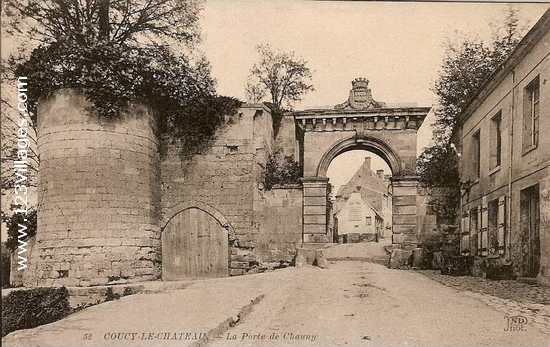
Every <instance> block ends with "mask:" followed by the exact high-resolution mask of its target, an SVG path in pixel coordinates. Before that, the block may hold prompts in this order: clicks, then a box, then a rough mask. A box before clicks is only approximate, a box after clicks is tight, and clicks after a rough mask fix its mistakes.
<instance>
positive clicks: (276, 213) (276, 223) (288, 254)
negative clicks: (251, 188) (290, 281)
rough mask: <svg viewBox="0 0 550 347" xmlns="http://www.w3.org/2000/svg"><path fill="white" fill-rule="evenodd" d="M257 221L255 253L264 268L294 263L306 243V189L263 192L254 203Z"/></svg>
mask: <svg viewBox="0 0 550 347" xmlns="http://www.w3.org/2000/svg"><path fill="white" fill-rule="evenodd" d="M254 222H255V223H257V224H258V227H259V230H258V233H257V234H256V236H255V238H254V247H255V248H254V253H255V254H256V256H257V257H258V260H260V261H261V263H260V264H259V266H260V267H261V268H266V267H267V268H269V267H273V266H277V265H280V264H281V263H291V262H292V261H293V259H294V256H295V253H296V246H297V245H298V244H299V243H300V242H301V241H302V187H301V185H298V184H297V185H287V186H276V187H274V188H273V189H272V190H270V191H265V192H261V193H260V196H259V198H258V199H256V201H255V202H254Z"/></svg>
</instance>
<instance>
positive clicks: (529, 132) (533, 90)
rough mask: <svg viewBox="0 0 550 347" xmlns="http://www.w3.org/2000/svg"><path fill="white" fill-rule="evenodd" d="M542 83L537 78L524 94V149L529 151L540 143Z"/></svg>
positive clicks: (526, 88)
mask: <svg viewBox="0 0 550 347" xmlns="http://www.w3.org/2000/svg"><path fill="white" fill-rule="evenodd" d="M539 116H540V83H539V77H538V76H537V77H536V78H535V79H534V80H533V81H532V82H531V83H529V85H527V87H525V90H524V92H523V136H522V149H523V151H524V152H525V151H529V150H530V149H532V148H533V147H536V146H537V145H538V143H539Z"/></svg>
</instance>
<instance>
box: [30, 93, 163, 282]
mask: <svg viewBox="0 0 550 347" xmlns="http://www.w3.org/2000/svg"><path fill="white" fill-rule="evenodd" d="M91 107H92V105H91V104H90V103H89V102H88V101H86V98H85V96H84V95H83V94H82V93H80V92H79V91H78V90H72V89H60V90H58V91H56V92H54V93H53V94H52V95H51V96H50V97H48V98H47V99H43V100H40V103H39V108H38V151H39V154H40V160H41V163H40V175H39V190H38V203H39V212H38V229H37V230H38V231H37V234H36V243H37V244H36V250H35V251H36V254H37V258H36V259H32V261H31V262H30V264H29V271H28V272H27V273H28V276H25V278H24V284H25V285H27V286H29V285H30V286H33V285H46V286H54V285H66V286H89V285H101V284H107V283H117V282H120V281H121V280H122V281H129V282H133V281H143V280H152V279H156V278H157V277H158V276H159V274H160V269H159V268H158V266H156V254H157V252H156V251H157V248H158V245H159V236H160V232H159V217H160V215H159V213H160V211H159V200H160V196H159V191H160V189H159V188H160V186H159V165H158V159H159V158H158V141H157V139H156V136H155V124H154V121H153V116H152V113H151V112H150V110H149V109H148V108H146V107H144V106H141V105H132V106H130V107H129V108H128V109H127V110H126V111H124V113H123V114H122V115H121V117H120V119H117V120H107V119H102V118H100V117H99V116H98V115H97V114H96V112H95V111H90V108H91ZM33 253H34V252H33Z"/></svg>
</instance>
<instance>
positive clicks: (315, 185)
mask: <svg viewBox="0 0 550 347" xmlns="http://www.w3.org/2000/svg"><path fill="white" fill-rule="evenodd" d="M327 184H328V178H319V177H306V178H302V185H303V194H304V209H303V217H304V218H303V223H304V227H303V233H302V242H303V243H328V242H331V241H330V240H329V236H328V235H327Z"/></svg>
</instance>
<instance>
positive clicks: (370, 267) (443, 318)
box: [209, 262, 550, 346]
mask: <svg viewBox="0 0 550 347" xmlns="http://www.w3.org/2000/svg"><path fill="white" fill-rule="evenodd" d="M331 265H332V266H331V268H330V269H327V270H322V269H318V271H315V272H309V273H304V274H303V275H298V274H297V276H296V279H295V281H293V282H291V283H289V282H286V283H281V285H278V286H274V288H273V290H272V291H271V292H270V293H268V294H266V296H265V298H264V299H263V300H262V301H261V302H260V303H259V304H258V305H256V306H255V307H254V309H253V311H252V312H251V313H250V314H249V315H248V316H247V317H246V318H245V319H244V320H243V321H242V322H241V323H240V324H238V325H237V326H235V327H234V328H232V329H231V330H229V331H228V332H226V333H225V334H224V335H223V336H222V338H220V339H219V340H217V341H214V342H212V343H210V344H209V345H211V346H548V345H549V344H550V335H545V334H543V333H542V332H541V331H540V330H539V329H536V328H534V327H531V326H529V325H528V324H527V326H525V327H524V329H525V331H521V330H520V331H505V329H508V328H509V327H508V324H507V319H506V318H505V316H506V313H504V312H502V311H499V310H497V309H495V308H492V307H490V306H488V305H486V304H485V303H483V302H481V301H479V300H476V299H473V298H472V297H471V296H468V295H465V293H460V292H458V291H456V290H454V289H452V288H449V287H446V286H443V285H441V284H439V283H436V282H434V281H432V280H430V279H428V278H426V277H424V276H422V275H420V274H418V273H415V272H411V271H402V270H390V269H388V268H386V267H384V266H382V265H379V264H373V263H364V262H337V263H334V264H331ZM262 336H263V337H262Z"/></svg>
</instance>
